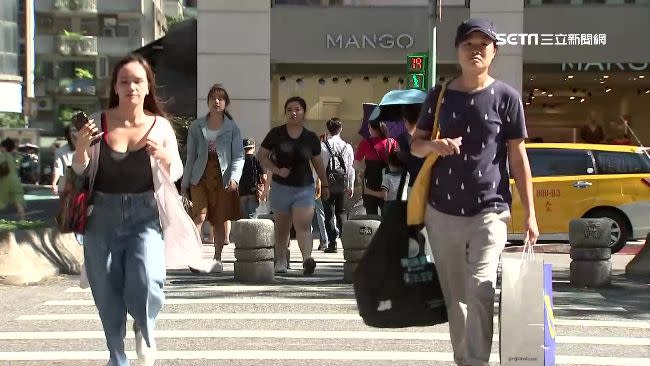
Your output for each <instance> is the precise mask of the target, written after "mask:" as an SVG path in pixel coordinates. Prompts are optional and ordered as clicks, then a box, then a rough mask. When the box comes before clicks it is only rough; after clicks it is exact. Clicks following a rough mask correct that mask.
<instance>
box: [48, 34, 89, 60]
mask: <svg viewBox="0 0 650 366" xmlns="http://www.w3.org/2000/svg"><path fill="white" fill-rule="evenodd" d="M55 47H56V51H58V53H60V54H61V55H64V56H68V55H75V56H96V55H97V37H93V36H79V37H70V36H57V37H56V46H55Z"/></svg>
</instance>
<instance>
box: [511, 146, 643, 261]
mask: <svg viewBox="0 0 650 366" xmlns="http://www.w3.org/2000/svg"><path fill="white" fill-rule="evenodd" d="M526 151H527V153H528V159H529V161H530V167H531V171H532V175H533V198H534V200H535V211H536V214H537V223H538V226H539V231H540V240H568V239H569V234H568V231H569V222H570V221H571V220H572V219H574V218H581V217H607V218H610V219H612V220H613V221H614V223H613V225H612V238H611V245H610V247H611V249H612V253H616V252H618V251H619V250H621V249H622V248H623V247H624V246H625V244H626V242H627V241H628V240H630V239H644V238H645V237H646V235H647V234H648V233H649V232H650V151H648V150H646V151H644V149H643V148H640V147H638V146H622V145H596V144H565V143H534V144H527V145H526ZM511 187H512V191H513V202H512V218H511V221H510V227H509V229H510V233H509V238H510V240H522V239H523V226H522V224H523V215H524V211H523V208H522V205H521V200H520V198H519V194H518V193H517V192H516V187H515V185H514V181H513V180H511Z"/></svg>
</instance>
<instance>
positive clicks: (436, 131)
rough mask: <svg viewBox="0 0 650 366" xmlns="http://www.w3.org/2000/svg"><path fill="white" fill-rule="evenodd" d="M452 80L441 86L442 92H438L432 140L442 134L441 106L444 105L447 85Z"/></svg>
mask: <svg viewBox="0 0 650 366" xmlns="http://www.w3.org/2000/svg"><path fill="white" fill-rule="evenodd" d="M450 82H451V81H448V82H446V83H444V84H442V85H441V86H440V93H438V98H437V100H436V110H435V111H434V114H433V129H432V130H431V140H435V139H437V138H438V137H439V136H440V122H439V120H438V119H439V117H440V106H441V105H442V100H443V99H444V95H445V91H446V90H447V86H448V85H449V83H450Z"/></svg>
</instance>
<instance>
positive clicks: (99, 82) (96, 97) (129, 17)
mask: <svg viewBox="0 0 650 366" xmlns="http://www.w3.org/2000/svg"><path fill="white" fill-rule="evenodd" d="M164 7H165V3H164V1H163V0H142V1H140V0H138V1H133V0H37V1H35V2H34V11H35V37H34V54H35V63H34V70H33V74H34V98H33V100H32V105H31V107H32V108H31V116H30V127H35V128H40V129H42V130H43V131H44V133H46V134H56V135H58V134H60V133H61V129H62V127H63V124H64V123H67V121H69V119H70V117H71V114H72V113H73V112H74V111H76V110H84V111H88V112H92V111H94V110H97V109H99V108H101V107H105V106H106V105H107V102H108V96H109V91H110V76H111V72H112V69H113V66H114V65H115V64H116V63H117V62H118V61H119V60H120V59H121V58H122V57H124V56H125V55H126V54H128V53H129V52H131V51H133V50H136V49H138V48H140V47H142V46H143V45H145V44H147V43H150V42H152V41H154V40H156V39H158V38H160V37H162V36H163V35H164V34H165V31H166V28H167V25H166V20H165V14H164ZM27 72H29V71H27Z"/></svg>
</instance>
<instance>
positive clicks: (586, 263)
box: [569, 218, 612, 287]
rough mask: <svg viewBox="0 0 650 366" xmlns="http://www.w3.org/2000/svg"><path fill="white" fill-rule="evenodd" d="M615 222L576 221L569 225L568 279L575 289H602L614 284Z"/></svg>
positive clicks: (596, 219)
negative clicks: (613, 243) (613, 223)
mask: <svg viewBox="0 0 650 366" xmlns="http://www.w3.org/2000/svg"><path fill="white" fill-rule="evenodd" d="M611 231H612V220H610V219H607V218H593V219H574V220H571V222H570V223H569V242H570V244H571V249H570V256H571V259H572V261H571V265H570V274H569V279H570V282H571V285H572V286H575V287H603V286H608V285H610V284H611V282H612V263H611V261H610V259H611V256H612V252H611V249H610V247H609V246H610V243H611V234H612V233H611Z"/></svg>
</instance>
